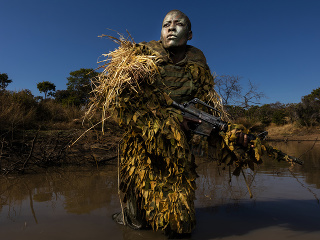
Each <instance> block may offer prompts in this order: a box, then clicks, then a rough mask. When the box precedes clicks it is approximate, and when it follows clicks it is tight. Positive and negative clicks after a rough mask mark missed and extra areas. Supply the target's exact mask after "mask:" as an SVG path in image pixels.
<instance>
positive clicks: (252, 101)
mask: <svg viewBox="0 0 320 240" xmlns="http://www.w3.org/2000/svg"><path fill="white" fill-rule="evenodd" d="M263 97H265V95H264V93H263V92H258V87H257V86H256V85H255V84H253V83H252V82H251V81H250V80H249V88H248V90H247V92H246V93H245V94H243V96H242V98H243V100H242V102H241V105H242V107H243V108H246V109H247V108H249V107H250V106H251V105H259V104H260V99H261V98H263Z"/></svg>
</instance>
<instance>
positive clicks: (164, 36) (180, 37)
mask: <svg viewBox="0 0 320 240" xmlns="http://www.w3.org/2000/svg"><path fill="white" fill-rule="evenodd" d="M191 38H192V32H191V31H189V28H188V24H187V20H186V18H185V16H183V15H182V14H181V13H179V12H169V13H168V14H167V15H166V16H165V18H164V20H163V23H162V29H161V38H160V39H161V41H162V45H163V47H164V48H174V47H181V46H185V45H187V41H188V40H191Z"/></svg>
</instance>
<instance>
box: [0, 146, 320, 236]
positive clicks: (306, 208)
mask: <svg viewBox="0 0 320 240" xmlns="http://www.w3.org/2000/svg"><path fill="white" fill-rule="evenodd" d="M272 145H273V146H275V147H277V148H279V149H282V150H283V151H285V152H287V153H288V154H291V155H294V156H300V155H302V154H303V155H302V156H301V159H303V160H304V161H305V164H304V165H303V166H295V167H290V166H289V165H288V164H287V163H281V164H278V163H274V162H269V161H268V162H265V163H264V164H262V165H260V166H259V167H258V168H257V169H256V170H255V171H253V172H252V171H250V170H248V171H246V177H247V180H248V182H249V184H250V189H251V191H252V194H253V197H252V198H250V197H249V194H248V190H247V187H246V184H245V183H244V180H243V177H242V176H240V177H232V178H231V182H230V178H229V171H228V170H223V169H221V168H220V167H217V166H216V164H215V163H213V162H207V161H199V162H198V174H199V178H198V179H197V186H198V189H197V192H196V196H197V200H196V202H195V206H196V218H197V227H196V229H195V230H194V232H193V233H192V235H191V236H190V239H205V240H206V239H246V240H250V239H255V240H256V239H259V240H261V239H268V240H269V239H304V240H310V239H317V240H318V239H320V205H319V198H320V143H319V142H317V143H316V144H314V142H301V143H299V142H289V143H286V144H285V143H277V142H273V143H272ZM0 194H1V195H0V239H3V240H10V239H12V240H17V239H24V240H29V239H33V240H34V239H37V240H38V239H46V240H50V239H55V240H56V239H77V240H81V239H95V240H98V239H115V240H117V239H125V240H126V239H128V240H135V239H167V238H166V237H165V236H164V235H163V234H162V233H160V232H153V231H151V230H144V231H134V230H131V229H130V228H127V227H124V226H119V225H117V224H116V223H114V222H113V221H112V219H111V215H112V214H113V213H115V212H117V211H120V209H121V206H120V202H119V198H118V193H117V165H116V162H113V163H110V164H109V165H108V166H105V167H103V168H99V169H87V168H80V167H79V168H75V167H72V168H56V169H50V171H48V172H47V173H45V174H34V175H33V174H28V175H23V176H6V177H0Z"/></svg>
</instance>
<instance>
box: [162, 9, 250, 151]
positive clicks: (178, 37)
mask: <svg viewBox="0 0 320 240" xmlns="http://www.w3.org/2000/svg"><path fill="white" fill-rule="evenodd" d="M191 39H192V31H191V29H189V25H188V18H187V17H186V15H185V14H184V13H182V12H180V11H170V12H169V13H167V15H166V16H165V18H164V20H163V23H162V29H161V38H160V40H161V42H162V46H163V47H164V48H165V49H166V50H167V51H168V53H169V56H170V59H171V60H172V62H173V63H174V64H176V63H178V62H180V61H182V60H183V59H184V58H185V56H186V48H187V42H188V41H189V40H191ZM200 123H201V120H194V119H188V118H185V117H184V118H183V122H182V124H181V127H182V129H183V130H184V131H185V132H189V131H190V128H189V125H190V124H200ZM248 142H249V141H248V135H247V134H243V133H241V134H239V136H238V138H237V143H238V144H239V145H241V146H243V147H247V146H248Z"/></svg>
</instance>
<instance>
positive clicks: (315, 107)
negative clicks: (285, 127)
mask: <svg viewBox="0 0 320 240" xmlns="http://www.w3.org/2000/svg"><path fill="white" fill-rule="evenodd" d="M295 113H296V117H297V119H298V121H299V122H300V123H301V124H302V125H304V126H314V125H318V124H319V123H320V88H317V89H314V90H313V91H312V92H311V93H310V94H308V95H306V96H303V97H302V99H301V103H298V104H297V105H296V106H295Z"/></svg>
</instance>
